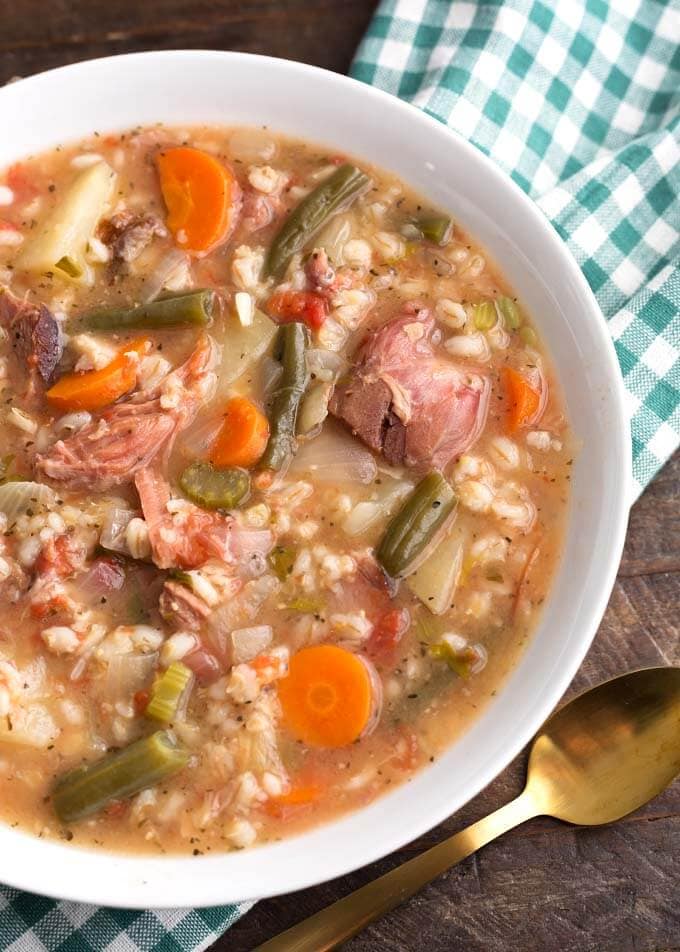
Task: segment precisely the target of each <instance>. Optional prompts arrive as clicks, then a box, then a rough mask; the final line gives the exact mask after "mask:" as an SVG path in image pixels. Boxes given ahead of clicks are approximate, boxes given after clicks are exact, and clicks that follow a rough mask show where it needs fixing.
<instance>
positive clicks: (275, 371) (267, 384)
mask: <svg viewBox="0 0 680 952" xmlns="http://www.w3.org/2000/svg"><path fill="white" fill-rule="evenodd" d="M282 373H283V366H282V364H281V363H280V362H279V361H278V360H274V358H273V357H267V356H265V357H263V358H262V362H261V364H260V380H261V383H262V392H263V394H264V395H265V396H268V395H269V394H270V393H271V392H272V391H273V390H274V387H275V386H276V384H277V383H278V382H279V377H280V376H281V374H282Z"/></svg>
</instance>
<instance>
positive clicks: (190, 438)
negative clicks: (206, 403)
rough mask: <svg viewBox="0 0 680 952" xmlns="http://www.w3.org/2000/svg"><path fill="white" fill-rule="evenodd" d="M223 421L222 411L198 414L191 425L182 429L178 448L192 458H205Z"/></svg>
mask: <svg viewBox="0 0 680 952" xmlns="http://www.w3.org/2000/svg"><path fill="white" fill-rule="evenodd" d="M223 422H224V413H206V414H204V415H202V416H199V417H198V419H197V420H196V422H195V423H194V424H193V425H192V426H190V427H187V429H186V430H183V431H182V435H181V436H180V438H179V440H178V442H179V446H180V448H181V449H182V451H183V452H184V453H186V454H187V456H190V457H192V459H205V458H206V457H207V456H208V454H209V452H210V449H211V447H212V445H213V443H214V442H215V440H216V439H217V434H218V433H219V432H220V429H221V427H222V423H223Z"/></svg>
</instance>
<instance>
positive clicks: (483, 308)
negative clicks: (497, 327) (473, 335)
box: [472, 301, 498, 331]
mask: <svg viewBox="0 0 680 952" xmlns="http://www.w3.org/2000/svg"><path fill="white" fill-rule="evenodd" d="M472 319H473V321H474V324H475V327H476V328H477V330H478V331H488V330H490V329H491V328H492V327H493V326H494V324H495V323H496V321H497V320H498V314H497V313H496V308H495V307H494V303H493V301H480V302H479V304H473V305H472Z"/></svg>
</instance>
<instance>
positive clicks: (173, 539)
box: [135, 467, 274, 607]
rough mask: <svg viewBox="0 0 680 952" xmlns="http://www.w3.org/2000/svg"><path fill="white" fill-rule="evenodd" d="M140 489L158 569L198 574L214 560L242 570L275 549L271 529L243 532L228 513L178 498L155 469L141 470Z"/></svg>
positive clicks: (137, 476) (244, 530) (137, 481)
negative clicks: (197, 571)
mask: <svg viewBox="0 0 680 952" xmlns="http://www.w3.org/2000/svg"><path fill="white" fill-rule="evenodd" d="M135 485H136V487H137V492H138V493H139V499H140V502H141V505H142V511H143V513H144V519H145V520H146V524H147V526H148V528H149V542H150V543H151V557H152V559H153V561H154V563H155V564H156V565H157V566H158V568H161V569H171V568H181V569H194V568H198V567H199V566H201V565H204V564H205V563H206V562H207V561H208V560H209V559H215V558H216V559H219V560H220V561H222V562H225V563H227V564H229V565H234V566H236V565H243V564H247V563H248V561H249V560H250V559H252V558H253V557H258V556H260V557H261V556H263V555H266V553H267V552H269V551H270V550H271V548H272V545H273V544H274V542H273V537H272V533H271V532H270V531H269V530H268V529H259V530H249V529H242V528H240V527H239V526H237V525H236V524H235V522H234V519H233V518H232V517H231V516H230V515H228V514H225V513H222V512H208V511H206V510H205V509H201V508H199V506H196V505H194V503H192V502H189V500H188V499H173V497H172V493H171V491H170V486H169V485H168V483H167V481H166V480H165V479H164V477H163V476H162V475H161V473H160V472H159V471H158V470H157V469H156V468H155V467H146V468H144V469H142V470H140V471H139V472H138V473H137V475H136V477H135ZM238 585H239V586H240V582H238ZM174 594H175V595H176V594H177V592H176V591H175V593H174ZM184 601H185V602H186V601H187V599H186V598H185V599H184ZM194 607H195V606H194Z"/></svg>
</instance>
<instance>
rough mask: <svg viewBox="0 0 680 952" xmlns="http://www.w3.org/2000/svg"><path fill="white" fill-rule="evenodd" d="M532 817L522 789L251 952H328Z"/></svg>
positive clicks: (533, 810) (533, 808)
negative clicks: (446, 837)
mask: <svg viewBox="0 0 680 952" xmlns="http://www.w3.org/2000/svg"><path fill="white" fill-rule="evenodd" d="M537 815H538V810H537V809H536V805H535V804H534V803H533V801H532V799H531V797H530V795H529V794H528V793H527V791H526V790H525V791H524V792H523V793H522V794H520V796H519V797H517V798H516V799H515V800H512V801H511V802H510V803H506V805H505V806H504V807H501V808H500V809H499V810H496V811H495V812H494V813H491V814H490V815H489V816H487V817H484V819H482V820H478V821H477V823H473V824H472V826H469V827H467V829H465V830H461V831H460V832H459V833H455V834H454V835H453V836H450V837H449V838H448V839H447V840H444V841H443V842H442V843H439V844H438V845H437V846H433V847H432V848H431V849H429V850H426V851H425V852H424V853H421V854H420V856H416V857H414V858H413V859H410V860H408V862H406V863H402V864H401V866H397V868H396V869H393V870H392V871H391V872H389V873H385V875H384V876H379V877H378V879H374V880H373V882H370V883H368V884H367V885H366V886H362V887H361V888H360V889H355V890H354V892H352V893H350V894H349V896H345V897H344V898H343V899H338V901H337V902H334V903H333V904H332V905H330V906H327V907H326V908H325V909H321V910H320V911H319V912H317V913H316V914H315V915H313V916H310V917H309V918H308V919H303V921H302V922H299V923H298V924H297V925H295V926H292V927H291V928H290V929H287V930H286V931H285V932H282V933H281V934H280V935H277V936H275V937H274V938H273V939H270V940H269V942H265V943H264V945H261V946H259V947H258V949H257V950H256V952H328V950H329V949H333V948H335V946H337V945H338V944H339V943H341V942H346V941H347V939H351V937H352V936H353V935H356V934H357V932H360V931H361V930H362V929H363V928H364V927H365V926H367V925H368V923H369V922H372V921H373V920H374V919H377V918H378V917H379V916H382V915H384V913H386V912H389V910H390V909H394V907H395V906H398V905H399V903H401V902H403V901H404V900H405V899H408V897H409V896H412V895H413V894H414V893H415V892H417V891H418V890H419V889H420V888H421V887H422V886H424V885H425V884H426V883H429V882H430V880H432V879H434V878H435V877H436V876H439V875H440V874H441V873H443V872H444V871H445V870H447V869H449V868H450V867H451V866H455V865H456V863H459V862H460V861H461V860H462V859H465V857H466V856H469V855H470V854H471V853H474V852H475V850H478V849H479V848H480V847H482V846H485V845H486V844H487V843H489V842H490V841H491V840H494V839H495V838H496V837H497V836H500V835H501V834H502V833H506V832H507V831H508V830H511V829H512V828H513V827H515V826H518V825H519V824H520V823H524V821H525V820H529V819H530V818H531V817H533V816H537Z"/></svg>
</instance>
